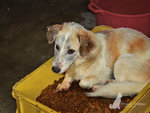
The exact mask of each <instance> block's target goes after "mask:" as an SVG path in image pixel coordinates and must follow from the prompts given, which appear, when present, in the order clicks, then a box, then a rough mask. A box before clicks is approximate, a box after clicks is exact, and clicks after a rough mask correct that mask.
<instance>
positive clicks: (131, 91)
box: [87, 54, 150, 98]
mask: <svg viewBox="0 0 150 113" xmlns="http://www.w3.org/2000/svg"><path fill="white" fill-rule="evenodd" d="M141 62H142V63H141ZM149 73H150V71H149V63H145V62H144V61H143V60H141V59H136V57H135V56H134V55H131V54H128V55H124V56H121V57H120V58H119V59H118V60H117V61H116V63H115V65H114V77H115V81H114V82H109V83H108V84H106V85H101V86H100V87H99V88H98V89H97V90H96V91H95V92H92V93H88V94H87V95H88V96H91V97H94V96H102V97H107V98H115V97H116V96H117V94H118V93H119V92H120V93H121V94H122V95H123V96H132V95H135V94H137V93H139V92H140V91H141V90H142V88H144V86H145V85H146V84H147V83H148V82H149V81H150V80H149V78H148V76H149Z"/></svg>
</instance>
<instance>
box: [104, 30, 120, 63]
mask: <svg viewBox="0 0 150 113" xmlns="http://www.w3.org/2000/svg"><path fill="white" fill-rule="evenodd" d="M119 37H120V35H116V34H115V32H112V33H109V34H108V35H107V37H106V40H107V46H108V52H109V55H110V56H111V58H110V59H111V60H112V61H111V62H112V63H114V62H115V61H116V59H117V58H118V56H119V55H120V52H119V45H120V44H121V42H122V39H121V38H119Z"/></svg>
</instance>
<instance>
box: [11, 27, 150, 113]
mask: <svg viewBox="0 0 150 113" xmlns="http://www.w3.org/2000/svg"><path fill="white" fill-rule="evenodd" d="M104 29H112V28H111V27H107V26H99V27H95V29H94V30H92V32H98V31H100V30H104ZM52 61H53V58H51V59H50V60H48V61H47V62H46V63H44V64H43V65H41V66H40V67H39V68H37V69H36V70H35V71H33V72H32V73H30V74H29V75H27V76H26V77H24V78H23V79H21V80H20V81H19V82H17V83H16V84H15V85H14V86H13V91H12V96H13V97H14V98H15V100H16V104H17V109H16V113H57V112H56V111H54V110H53V109H50V108H48V107H47V106H45V105H43V104H41V103H39V102H36V98H37V97H38V96H39V95H40V93H41V91H42V90H43V89H44V88H46V87H47V86H48V85H50V84H53V83H54V80H58V79H59V78H61V77H63V75H62V74H56V73H53V72H52V70H51V67H52ZM145 98H146V99H145ZM143 100H144V102H146V106H145V107H143V106H142V107H141V108H140V109H141V110H142V111H144V110H145V111H144V112H145V113H148V112H150V106H148V105H150V84H148V85H147V87H145V88H144V89H143V90H142V91H141V93H139V94H138V95H137V96H136V97H135V98H134V99H133V101H131V103H130V104H129V105H128V106H127V107H126V108H125V109H124V110H123V111H122V113H126V112H132V111H133V112H132V113H137V112H136V110H137V109H139V107H137V104H138V103H140V102H141V101H142V102H143ZM145 100H146V101H145ZM147 103H148V104H147ZM139 111H140V110H139ZM144 112H139V113H144Z"/></svg>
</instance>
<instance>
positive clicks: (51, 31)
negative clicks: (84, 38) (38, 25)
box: [46, 24, 63, 44]
mask: <svg viewBox="0 0 150 113" xmlns="http://www.w3.org/2000/svg"><path fill="white" fill-rule="evenodd" d="M62 27H63V26H62V25H58V24H56V25H53V26H49V27H47V29H48V31H47V34H46V38H47V40H48V44H52V43H53V42H54V41H55V39H56V37H55V35H56V34H57V33H58V32H59V31H60V30H61V29H62Z"/></svg>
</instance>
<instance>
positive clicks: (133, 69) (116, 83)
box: [47, 22, 150, 98]
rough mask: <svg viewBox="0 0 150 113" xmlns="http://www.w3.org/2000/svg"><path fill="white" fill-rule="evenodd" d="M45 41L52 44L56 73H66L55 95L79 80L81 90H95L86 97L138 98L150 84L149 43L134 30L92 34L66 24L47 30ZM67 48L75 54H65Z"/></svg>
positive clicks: (148, 40) (73, 25) (125, 29)
mask: <svg viewBox="0 0 150 113" xmlns="http://www.w3.org/2000/svg"><path fill="white" fill-rule="evenodd" d="M47 39H48V42H49V43H52V42H54V41H55V60H54V62H53V66H55V67H58V68H59V69H60V70H61V71H60V72H59V73H63V72H65V71H66V74H65V78H64V80H63V82H62V83H61V84H59V85H58V87H57V90H58V91H61V90H68V89H69V87H70V86H71V83H72V82H73V80H80V82H79V85H80V87H82V88H93V89H94V92H91V93H87V95H88V96H102V97H107V98H115V97H116V96H117V94H118V93H119V92H120V93H121V94H122V95H123V96H132V95H134V94H137V93H139V92H140V91H141V89H142V88H143V87H144V86H145V85H146V84H147V83H148V82H149V81H150V39H149V38H148V37H147V36H145V35H144V34H142V33H140V32H138V31H136V30H133V29H130V28H118V29H114V30H105V31H101V32H98V33H92V32H90V31H88V30H86V29H85V28H84V27H82V26H81V25H79V24H77V23H74V22H69V23H64V24H63V25H53V26H52V27H48V32H47ZM56 44H58V45H59V46H60V47H59V50H57V49H56ZM70 48H71V49H73V50H75V52H74V53H72V54H67V51H68V50H69V49H70ZM112 75H113V76H114V80H112ZM108 81H109V82H108Z"/></svg>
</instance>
